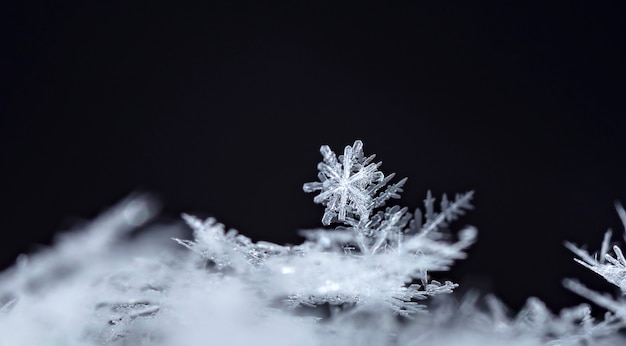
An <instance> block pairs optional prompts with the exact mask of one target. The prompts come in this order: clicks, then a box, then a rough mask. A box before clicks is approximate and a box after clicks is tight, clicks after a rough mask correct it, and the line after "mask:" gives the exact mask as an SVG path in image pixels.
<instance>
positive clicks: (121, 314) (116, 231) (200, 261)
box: [0, 140, 626, 346]
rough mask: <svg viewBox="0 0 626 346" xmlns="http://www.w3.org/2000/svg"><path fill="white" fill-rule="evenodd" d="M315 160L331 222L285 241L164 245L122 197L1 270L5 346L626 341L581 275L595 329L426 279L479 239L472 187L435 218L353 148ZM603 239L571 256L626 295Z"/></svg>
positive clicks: (536, 304) (575, 287) (587, 320)
mask: <svg viewBox="0 0 626 346" xmlns="http://www.w3.org/2000/svg"><path fill="white" fill-rule="evenodd" d="M320 151H321V153H322V156H323V160H322V162H320V163H319V164H318V170H319V175H318V176H319V181H316V182H311V183H306V184H304V191H305V192H318V194H317V195H316V196H315V197H314V202H316V203H319V204H322V205H323V206H325V211H324V215H323V217H322V224H323V225H324V226H331V225H332V227H327V228H320V229H315V230H307V231H303V232H302V235H303V236H304V237H305V239H306V240H305V241H304V242H303V243H302V244H300V245H295V246H292V245H278V244H273V243H269V242H253V241H251V240H250V238H248V237H246V236H244V235H242V234H239V233H238V232H237V231H235V230H226V229H225V227H224V226H223V225H222V224H220V223H218V222H217V221H216V220H215V219H213V218H209V219H207V220H200V219H198V218H196V217H194V216H191V215H183V219H184V220H185V221H186V223H187V225H188V226H189V227H190V228H191V230H192V231H193V238H192V239H191V240H183V239H179V238H174V241H172V240H171V239H170V238H171V237H172V235H176V236H180V234H183V233H182V232H180V231H181V229H180V227H179V226H171V225H158V224H156V225H154V224H150V223H149V221H150V220H151V219H152V218H153V217H154V216H155V215H156V214H157V211H158V206H157V203H156V201H154V200H153V199H151V198H150V197H149V196H145V195H140V196H131V197H129V198H128V199H127V200H125V201H122V202H121V203H119V205H117V206H116V207H114V208H112V209H110V210H109V211H107V212H106V213H104V214H103V215H101V216H100V217H98V218H97V219H96V220H94V221H92V222H91V223H90V224H89V225H86V226H84V227H83V228H82V229H81V230H77V231H74V232H71V233H66V234H63V235H62V236H61V237H60V238H59V239H58V240H57V241H56V244H55V245H54V246H52V247H50V248H48V249H45V250H42V251H39V252H36V253H34V254H32V255H29V256H22V257H20V258H19V260H18V261H17V264H16V265H15V266H14V267H13V268H10V269H8V270H7V271H5V272H4V273H2V274H1V276H0V346H20V345H37V346H46V345H63V346H73V345H181V346H186V345H272V346H274V345H324V346H326V345H376V346H382V345H442V346H443V345H503V344H506V345H592V344H593V345H624V344H626V338H624V337H623V336H621V334H620V333H621V332H622V331H623V329H624V326H625V323H626V302H624V301H623V300H618V299H614V298H612V297H610V296H607V295H603V294H599V293H596V292H594V291H591V290H590V289H588V288H586V287H585V286H584V285H582V284H581V283H579V282H577V281H575V280H571V279H570V280H567V281H565V286H566V287H567V288H569V289H571V290H572V291H574V292H576V293H578V294H580V295H582V296H583V297H585V298H588V299H589V300H591V301H593V302H594V303H597V304H598V305H600V306H603V307H605V308H606V310H607V313H606V315H605V317H604V319H603V320H601V321H596V320H595V319H594V318H593V317H592V316H591V313H590V308H589V306H587V305H581V306H576V307H573V308H570V309H565V310H563V311H561V312H560V313H559V314H558V315H553V314H552V313H551V312H550V310H549V309H548V308H547V307H546V306H545V305H544V304H543V303H542V302H541V301H540V300H539V299H537V298H534V297H532V298H529V299H528V302H527V304H526V306H525V307H524V308H523V309H522V310H521V311H519V312H518V313H517V314H509V313H508V310H507V309H506V308H505V307H504V306H503V305H502V304H501V303H500V301H499V300H498V299H497V298H496V297H494V296H487V297H486V299H485V300H486V304H479V302H478V301H479V300H480V299H479V298H478V296H477V295H476V294H467V295H466V296H464V297H461V298H454V295H453V294H450V293H453V290H454V289H455V288H456V287H457V286H458V285H457V284H455V283H453V282H450V281H443V282H442V281H438V280H435V279H433V278H432V277H431V275H432V274H433V273H435V274H436V276H438V275H443V274H442V272H445V271H447V270H449V269H450V266H451V265H452V264H453V262H454V261H456V260H459V259H463V258H464V257H465V252H464V251H465V250H466V249H467V248H468V247H469V246H470V245H471V244H472V243H473V242H474V241H475V239H476V235H477V232H476V230H475V229H474V228H472V227H467V228H465V229H462V230H460V231H459V232H452V230H451V227H450V224H451V222H452V221H454V220H455V219H456V218H458V217H459V216H461V215H462V214H463V213H464V212H465V211H467V210H468V209H471V208H472V205H471V203H470V202H471V199H472V196H473V192H471V191H470V192H466V193H462V194H457V195H456V196H455V197H454V198H450V199H449V198H447V197H446V196H445V195H444V196H443V197H442V198H441V200H440V202H439V208H436V206H435V198H433V196H432V195H431V194H430V192H429V193H427V196H426V199H425V200H424V209H423V210H421V209H417V210H415V211H414V212H409V210H408V209H407V208H404V207H399V206H396V205H394V206H390V207H389V206H386V204H387V203H388V202H389V201H390V200H392V199H398V198H399V197H400V193H401V192H402V187H403V185H404V184H405V182H406V179H402V180H399V181H398V182H395V183H391V181H392V179H393V177H394V174H390V175H384V174H383V173H382V172H381V171H379V167H380V165H381V163H380V162H378V163H376V162H374V161H373V160H374V156H373V155H372V156H365V155H364V153H363V144H362V142H361V141H358V140H357V141H355V142H354V144H353V145H352V146H346V147H345V149H344V151H343V154H342V155H339V156H337V155H336V154H335V153H334V152H333V151H331V149H330V148H329V147H328V146H322V147H321V150H320ZM618 212H619V213H620V216H621V217H622V219H623V220H624V221H625V224H626V212H624V210H623V208H621V206H619V205H618ZM146 224H147V225H150V226H149V227H150V228H152V229H149V230H148V231H146V232H143V233H141V234H144V235H143V236H137V235H136V234H134V233H133V231H134V230H135V229H137V228H138V227H146V226H145V225H146ZM163 235H166V238H164V237H163ZM610 237H611V234H610V232H609V233H607V235H606V236H605V239H604V242H603V245H602V248H601V250H600V258H598V257H597V256H596V255H592V254H589V253H588V252H587V251H586V250H583V249H581V248H579V247H577V246H575V245H573V244H571V243H566V246H567V247H568V248H569V249H570V250H572V251H573V252H574V253H575V254H576V255H577V256H578V257H579V258H578V259H577V260H578V261H579V262H580V263H581V264H582V265H584V266H585V267H587V268H588V269H591V270H593V271H594V272H596V273H598V274H599V275H601V276H603V277H604V278H605V279H606V280H607V281H608V282H610V283H612V284H614V285H615V286H617V287H619V288H620V289H621V291H622V293H626V259H625V258H624V255H623V254H622V251H621V250H620V248H619V247H617V246H615V247H613V248H612V250H613V253H614V255H611V254H609V243H610ZM163 239H166V241H163ZM181 245H182V246H181ZM428 298H431V299H428ZM483 306H486V307H483Z"/></svg>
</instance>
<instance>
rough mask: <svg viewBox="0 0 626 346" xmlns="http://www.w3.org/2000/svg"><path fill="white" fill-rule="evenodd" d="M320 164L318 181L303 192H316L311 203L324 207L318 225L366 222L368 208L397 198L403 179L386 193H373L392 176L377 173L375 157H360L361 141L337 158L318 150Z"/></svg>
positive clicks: (361, 155) (306, 187)
mask: <svg viewBox="0 0 626 346" xmlns="http://www.w3.org/2000/svg"><path fill="white" fill-rule="evenodd" d="M320 152H321V153H322V156H323V157H324V161H323V162H320V163H319V164H318V166H317V168H318V170H319V174H318V177H319V179H320V181H318V182H310V183H306V184H304V187H303V188H304V191H305V192H313V191H320V194H319V195H317V196H315V198H314V199H313V201H314V202H315V203H320V204H323V205H325V206H326V210H325V211H324V216H323V218H322V223H323V224H324V225H329V224H330V223H331V222H333V221H335V220H337V221H339V222H346V221H349V220H350V219H359V220H362V221H367V220H368V218H369V216H370V214H371V212H372V209H374V208H376V207H378V206H380V205H382V204H384V202H385V201H386V200H387V199H389V198H391V197H394V198H399V197H400V196H399V195H398V193H399V192H402V185H404V183H405V182H406V178H405V179H402V180H401V181H400V182H398V183H396V184H395V185H392V186H390V187H389V188H388V189H387V190H386V191H384V192H382V193H380V194H377V191H378V190H379V189H380V188H381V187H383V186H385V185H386V184H387V183H388V182H389V181H390V180H391V178H393V176H394V175H395V174H393V173H392V174H390V175H389V176H387V177H385V175H384V174H383V173H382V172H381V171H379V170H378V167H380V165H381V164H382V163H381V162H378V163H372V160H373V159H374V157H375V156H376V155H371V156H369V157H365V156H364V155H363V142H361V141H360V140H356V141H355V142H354V145H352V146H349V145H348V146H346V147H345V149H344V152H343V155H340V156H339V158H337V156H336V155H335V153H334V152H333V151H332V150H331V149H330V147H328V146H327V145H323V146H322V147H321V148H320Z"/></svg>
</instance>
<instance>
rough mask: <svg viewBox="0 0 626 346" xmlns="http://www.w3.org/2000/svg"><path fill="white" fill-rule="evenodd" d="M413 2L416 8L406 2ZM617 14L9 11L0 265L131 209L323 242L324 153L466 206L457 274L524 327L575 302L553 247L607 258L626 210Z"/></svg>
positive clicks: (323, 7) (237, 5) (621, 30)
mask: <svg viewBox="0 0 626 346" xmlns="http://www.w3.org/2000/svg"><path fill="white" fill-rule="evenodd" d="M409 3H410V5H409ZM620 3H621V2H604V1H602V2H595V1H564V2H547V1H538V2H530V3H529V2H525V1H524V2H504V1H494V2H480V1H478V2H476V1H474V2H463V1H459V2H446V1H443V2H442V1H432V2H424V1H414V2H408V3H384V2H353V3H350V2H323V1H311V2H308V1H301V2H298V1H295V2H285V3H279V2H266V3H263V2H251V3H245V2H237V1H222V2H203V3H202V2H200V3H199V4H194V5H188V4H187V5H182V3H180V2H169V3H166V2H164V3H159V2H132V1H130V2H127V1H90V2H83V1H39V2H34V1H23V2H20V4H17V5H16V4H13V5H11V6H12V7H11V8H8V7H6V8H4V9H3V10H2V11H1V12H2V13H3V15H2V16H3V18H2V24H1V25H2V26H3V27H2V32H3V41H2V53H1V56H2V65H1V66H0V69H1V70H0V73H1V78H2V90H1V92H2V94H1V97H0V102H1V107H2V108H1V111H2V113H1V118H0V155H1V156H0V159H1V161H0V169H1V171H0V172H1V173H0V174H1V176H2V178H1V180H0V184H1V186H2V189H1V193H0V196H1V197H0V200H1V203H2V205H1V206H0V210H1V217H0V230H1V232H2V237H3V240H2V242H0V259H1V261H2V264H3V265H4V266H7V265H9V264H10V263H12V261H13V260H14V258H15V256H17V255H18V254H19V253H23V252H30V251H33V250H34V249H36V248H37V245H45V244H49V243H50V241H51V240H52V236H53V234H55V233H56V232H60V231H63V230H66V229H69V228H72V227H74V226H75V225H76V224H77V222H79V221H80V220H87V219H90V218H93V217H94V216H96V215H97V214H98V213H99V212H101V211H103V210H104V209H106V208H107V207H108V206H111V205H113V204H115V202H117V201H119V200H121V199H122V198H124V197H125V196H127V195H128V194H130V193H132V192H135V191H147V192H152V193H154V194H155V195H157V196H158V197H159V198H160V200H161V203H162V205H163V213H162V218H163V220H164V221H169V220H176V219H178V216H179V214H180V213H181V212H188V213H195V214H198V215H200V216H203V217H204V216H209V215H211V216H215V217H216V218H218V219H219V220H220V221H221V222H223V223H224V224H226V225H227V226H228V227H232V228H236V229H238V230H239V231H240V232H242V233H244V234H247V235H249V236H251V237H252V238H253V239H254V240H261V239H263V240H268V241H274V242H279V243H297V242H299V241H301V239H300V238H299V237H298V236H297V234H296V232H297V230H299V229H307V228H314V227H318V226H321V222H320V220H321V212H322V208H321V207H320V206H318V205H315V204H313V201H312V198H313V195H312V194H305V193H304V192H303V191H302V184H303V183H305V182H307V181H313V180H315V179H316V173H317V172H316V164H317V162H319V160H320V158H321V157H320V154H319V151H318V150H319V146H320V145H322V144H328V145H330V146H331V147H332V148H333V149H334V150H335V151H336V152H341V151H342V149H343V147H344V146H345V145H348V144H352V143H353V141H354V140H355V139H361V140H363V142H364V144H365V152H366V154H371V153H376V154H377V158H378V159H380V160H381V161H383V165H382V167H381V169H382V170H383V172H386V173H391V172H396V173H397V174H398V178H400V177H405V176H406V177H408V178H409V180H408V182H407V184H406V189H405V193H404V194H403V196H404V197H403V199H402V200H400V202H399V203H400V204H402V205H406V206H409V207H412V208H415V207H418V206H420V205H421V203H422V200H423V198H424V196H425V194H426V191H427V190H429V189H430V190H432V191H433V193H434V194H435V195H436V196H437V197H439V196H440V195H441V194H442V193H444V192H447V193H456V192H464V191H468V190H475V191H476V197H475V200H474V204H475V206H476V209H475V210H474V211H472V212H471V213H470V214H469V215H467V216H466V217H464V218H463V219H461V220H459V221H458V222H457V223H456V224H455V225H456V226H457V227H461V226H463V225H464V224H472V225H474V226H476V227H477V228H478V230H479V241H478V243H477V244H476V245H475V246H474V247H473V248H472V249H471V250H470V257H469V258H468V259H467V260H465V261H463V262H460V263H458V264H457V265H456V266H455V267H454V269H453V270H452V271H451V272H448V273H440V274H436V275H435V276H436V277H437V278H440V279H454V280H457V281H458V282H460V283H461V285H462V286H464V287H474V288H478V289H482V290H485V291H490V292H493V293H495V294H496V295H498V296H499V297H500V298H501V299H502V300H503V301H504V302H505V303H506V304H507V305H509V306H510V307H512V308H513V309H518V308H519V307H520V306H521V305H522V304H523V302H524V301H525V299H526V298H527V297H529V296H537V297H539V298H541V299H543V300H545V301H546V302H547V304H548V306H549V307H551V308H554V309H559V308H561V307H565V306H570V305H572V304H575V303H577V302H579V301H580V300H579V299H578V297H576V296H575V295H573V294H571V293H569V292H568V291H566V290H565V289H564V288H562V286H561V280H562V279H563V278H564V277H577V278H580V279H581V280H583V281H584V282H585V283H587V284H589V285H590V286H592V287H594V288H598V289H601V290H603V291H606V292H612V288H611V287H610V286H609V284H606V283H604V282H603V281H602V280H600V279H598V278H596V277H595V276H594V274H593V273H588V272H587V270H585V269H583V268H582V267H580V266H579V265H577V264H576V263H574V262H573V260H572V254H570V253H569V252H568V251H567V250H566V249H565V248H564V247H563V242H564V241H565V240H569V241H573V242H575V243H578V244H589V247H590V248H591V249H597V248H599V246H600V242H601V240H602V236H603V233H604V231H605V230H606V229H607V228H609V227H611V228H613V229H615V230H616V232H615V233H616V239H620V238H621V236H620V235H621V234H622V233H621V232H622V231H623V228H622V226H621V223H620V221H619V218H618V216H617V213H616V212H615V208H614V206H613V203H614V202H615V201H617V200H623V201H626V179H625V178H626V170H625V169H624V164H623V162H624V161H623V160H624V155H625V154H626V144H625V143H626V138H625V137H624V130H625V129H626V119H625V118H624V111H625V110H626V107H625V106H624V103H623V97H624V91H625V87H624V85H625V83H626V82H625V81H626V78H625V77H626V73H625V72H626V68H625V66H624V61H625V60H624V59H625V58H626V52H625V50H624V43H625V42H626V41H625V39H626V24H625V23H626V21H625V20H624V18H626V17H625V15H626V13H625V11H624V9H623V6H620V5H618V4H620Z"/></svg>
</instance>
